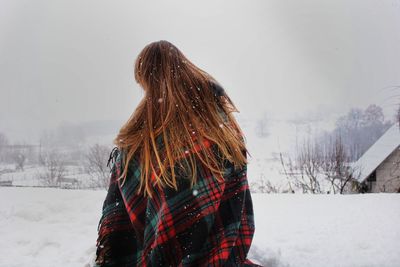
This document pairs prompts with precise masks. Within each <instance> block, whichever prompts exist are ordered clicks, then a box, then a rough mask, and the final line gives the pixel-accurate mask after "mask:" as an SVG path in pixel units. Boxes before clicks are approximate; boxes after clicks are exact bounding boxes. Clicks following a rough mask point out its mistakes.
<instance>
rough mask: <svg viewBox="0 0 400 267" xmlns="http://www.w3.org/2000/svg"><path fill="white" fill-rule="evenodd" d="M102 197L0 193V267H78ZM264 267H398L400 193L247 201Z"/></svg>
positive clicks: (87, 254) (85, 259)
mask: <svg viewBox="0 0 400 267" xmlns="http://www.w3.org/2000/svg"><path fill="white" fill-rule="evenodd" d="M105 194H106V192H105V191H86V190H62V189H50V188H0V236H1V238H0V267H22V266H30V267H35V266H40V267H46V266H63V267H69V266H71V267H83V266H87V264H88V263H89V262H90V261H91V260H92V258H93V255H94V250H95V240H96V237H97V223H98V220H99V218H100V212H101V206H102V203H103V200H104V197H105ZM253 200H254V209H255V216H256V234H255V237H254V240H253V246H252V248H251V251H250V255H249V258H251V259H256V260H258V261H259V262H261V263H263V265H264V266H295V267H297V266H311V267H312V266H349V267H350V266H351V267H357V266H379V267H383V266H399V264H400V253H399V251H400V245H399V240H400V227H399V225H400V212H399V210H400V194H397V195H396V194H368V195H297V194H295V195H284V194H276V195H267V194H253Z"/></svg>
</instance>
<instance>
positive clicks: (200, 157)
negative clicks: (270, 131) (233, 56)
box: [96, 40, 258, 266]
mask: <svg viewBox="0 0 400 267" xmlns="http://www.w3.org/2000/svg"><path fill="white" fill-rule="evenodd" d="M135 79H136V81H137V83H138V84H139V85H140V86H141V87H142V88H143V90H144V93H145V97H144V98H143V99H142V101H141V102H140V104H139V106H138V107H137V109H136V110H135V112H134V113H133V114H132V116H131V117H130V118H129V120H128V121H127V122H126V123H125V125H124V126H123V127H122V128H121V130H120V132H119V134H118V136H117V137H116V138H115V140H114V143H115V145H116V147H115V148H114V149H113V151H112V152H111V154H110V160H109V163H110V162H112V163H113V164H112V168H111V175H110V176H111V177H110V185H109V190H108V193H107V196H106V199H105V201H104V205H103V211H102V216H101V219H100V222H99V225H98V233H99V235H98V239H97V251H96V266H258V265H256V264H254V263H252V262H251V261H250V260H248V259H247V258H246V257H247V253H248V251H249V248H250V245H251V242H252V238H253V234H254V229H255V228H254V218H253V206H252V199H251V195H250V191H249V186H248V183H247V177H246V173H247V172H246V166H247V150H246V147H245V143H244V140H245V139H244V136H243V134H242V131H241V129H240V127H239V126H238V124H237V122H236V120H235V119H234V117H233V115H232V114H231V113H232V111H237V109H236V108H235V106H234V104H233V103H232V101H231V99H230V98H229V97H228V96H227V95H226V93H225V91H224V90H223V88H222V87H221V86H220V85H219V84H218V83H217V81H216V80H215V79H214V78H213V77H211V76H210V75H209V74H208V73H206V72H205V71H203V70H201V69H200V68H198V67H196V66H195V65H194V64H193V63H192V62H190V61H189V60H188V59H187V58H186V57H185V56H184V55H183V54H182V52H181V51H180V50H179V49H178V48H177V47H175V46H174V45H173V44H171V43H170V42H167V41H163V40H162V41H158V42H153V43H150V44H149V45H147V46H146V47H145V48H144V49H143V50H142V51H141V53H140V54H139V56H138V58H137V60H136V62H135Z"/></svg>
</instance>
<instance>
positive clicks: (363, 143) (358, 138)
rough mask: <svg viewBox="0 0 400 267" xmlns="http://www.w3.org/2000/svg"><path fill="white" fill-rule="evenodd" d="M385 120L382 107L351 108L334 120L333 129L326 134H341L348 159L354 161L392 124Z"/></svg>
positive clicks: (329, 136) (330, 136)
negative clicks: (334, 125)
mask: <svg viewBox="0 0 400 267" xmlns="http://www.w3.org/2000/svg"><path fill="white" fill-rule="evenodd" d="M392 124H393V123H392V122H391V121H387V120H385V116H384V114H383V111H382V108H381V107H379V106H377V105H374V104H373V105H370V106H368V107H367V108H366V109H365V110H361V109H358V108H353V109H351V110H350V111H349V112H348V113H347V114H346V115H345V116H342V117H340V118H339V119H338V120H337V121H336V127H335V129H334V131H333V132H332V133H331V134H330V135H327V136H328V138H332V136H341V138H342V142H343V145H344V147H345V149H346V153H347V154H348V155H349V160H350V161H355V160H357V159H358V158H360V157H361V155H362V154H363V153H364V152H365V151H366V150H367V149H368V148H369V147H370V146H371V145H372V144H373V143H375V141H376V140H378V139H379V138H380V137H381V136H382V135H383V134H384V133H385V131H386V130H387V129H389V127H390V126H391V125H392Z"/></svg>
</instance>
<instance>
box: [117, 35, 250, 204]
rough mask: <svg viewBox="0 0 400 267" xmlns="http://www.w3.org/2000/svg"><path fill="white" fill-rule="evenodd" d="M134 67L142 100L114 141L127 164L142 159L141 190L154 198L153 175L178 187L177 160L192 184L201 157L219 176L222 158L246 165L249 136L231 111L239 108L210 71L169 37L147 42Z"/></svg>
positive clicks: (163, 183)
mask: <svg viewBox="0 0 400 267" xmlns="http://www.w3.org/2000/svg"><path fill="white" fill-rule="evenodd" d="M134 69H135V70H134V72H135V80H136V82H137V83H138V84H139V85H140V86H141V87H142V88H143V90H144V93H145V94H144V98H143V99H142V100H141V101H140V103H139V105H138V107H137V108H136V110H135V111H134V113H133V114H132V115H131V117H130V118H129V119H128V121H127V122H126V123H125V124H124V125H123V126H122V128H121V129H120V131H119V133H118V135H117V137H116V138H115V139H114V143H115V145H117V146H118V147H119V148H120V149H121V150H122V151H124V152H125V153H122V155H123V162H125V163H129V162H130V160H131V159H132V158H133V157H134V156H135V157H136V156H137V157H138V159H139V160H140V165H141V176H140V186H139V188H138V193H139V192H142V191H143V193H144V195H146V194H148V195H149V196H150V197H151V196H152V177H153V179H155V181H156V182H157V184H158V185H161V186H169V187H171V188H175V189H177V179H179V177H177V175H176V171H175V169H174V168H173V167H172V168H171V166H176V163H178V164H179V166H180V167H181V169H184V170H186V171H187V173H189V176H191V177H190V179H191V184H192V185H193V184H194V183H195V182H196V178H197V171H196V162H198V160H200V161H201V162H202V163H203V164H204V165H205V167H207V168H209V169H210V170H211V171H212V173H214V174H215V175H216V177H219V179H220V177H221V176H222V175H221V174H222V173H223V171H224V169H223V162H224V160H226V159H227V160H229V161H230V162H233V163H234V166H235V168H237V167H239V166H242V165H244V164H246V163H247V158H246V153H248V152H247V149H246V146H245V139H244V136H243V133H242V130H241V129H240V127H239V125H238V124H237V122H236V120H235V118H234V117H233V115H232V114H231V113H232V112H233V111H235V112H238V110H237V109H236V107H235V105H234V104H233V102H232V100H231V99H230V98H229V97H228V96H227V94H226V92H225V90H224V89H222V86H221V85H220V84H219V83H218V82H217V81H216V80H215V79H214V78H213V77H212V76H211V75H209V74H208V73H207V72H205V71H203V70H202V69H200V68H199V67H197V66H195V65H194V64H193V63H192V62H190V61H189V60H188V59H187V58H186V57H185V56H184V55H183V53H182V52H181V51H180V50H179V49H178V48H177V47H176V46H174V45H173V44H171V43H170V42H168V41H165V40H161V41H157V42H152V43H150V44H148V45H147V46H145V47H144V49H143V50H142V51H141V52H140V54H139V55H138V57H137V59H136V62H135V67H134ZM194 137H195V138H194ZM159 140H161V141H162V144H163V145H162V147H161V146H160V142H159ZM207 143H213V144H216V145H218V149H219V151H220V152H221V153H210V149H208V148H207V147H206V144H207ZM188 151H193V152H191V153H187V152H188ZM185 152H186V153H185ZM182 155H185V156H184V157H182ZM196 159H198V160H196ZM128 166H129V164H124V168H123V172H122V174H121V176H120V177H119V178H120V179H123V182H124V181H125V179H126V176H127V173H128Z"/></svg>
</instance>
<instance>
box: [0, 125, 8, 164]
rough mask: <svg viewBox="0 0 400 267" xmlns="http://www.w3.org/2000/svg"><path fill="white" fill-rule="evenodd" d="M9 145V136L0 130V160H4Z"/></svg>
mask: <svg viewBox="0 0 400 267" xmlns="http://www.w3.org/2000/svg"><path fill="white" fill-rule="evenodd" d="M7 145H8V138H7V136H6V135H5V134H4V133H1V132H0V162H3V161H4V158H5V151H6V146H7Z"/></svg>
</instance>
